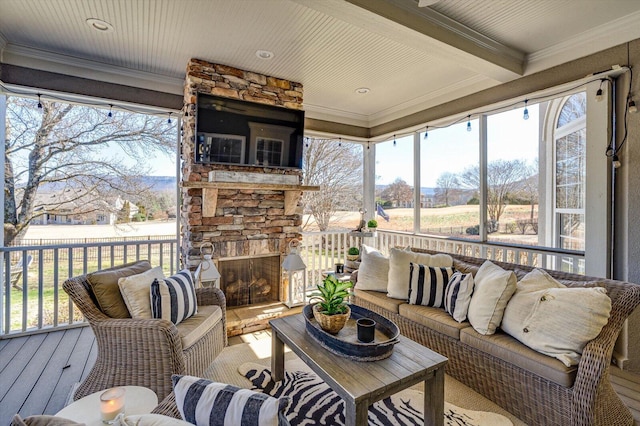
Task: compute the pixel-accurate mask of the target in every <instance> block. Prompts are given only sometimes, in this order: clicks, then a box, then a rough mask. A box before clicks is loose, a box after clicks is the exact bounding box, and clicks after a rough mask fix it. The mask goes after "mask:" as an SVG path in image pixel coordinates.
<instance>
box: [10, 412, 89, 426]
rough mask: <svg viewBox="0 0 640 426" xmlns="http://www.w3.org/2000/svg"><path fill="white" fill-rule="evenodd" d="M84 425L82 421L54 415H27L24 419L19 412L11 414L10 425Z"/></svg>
mask: <svg viewBox="0 0 640 426" xmlns="http://www.w3.org/2000/svg"><path fill="white" fill-rule="evenodd" d="M71 425H77V426H84V423H77V422H74V421H73V420H69V419H64V418H62V417H56V416H46V415H42V416H29V417H27V418H26V419H23V418H22V417H20V414H16V415H15V416H13V420H12V421H11V426H71Z"/></svg>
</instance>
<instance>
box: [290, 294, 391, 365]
mask: <svg viewBox="0 0 640 426" xmlns="http://www.w3.org/2000/svg"><path fill="white" fill-rule="evenodd" d="M312 307H313V305H307V306H305V307H304V308H303V309H302V314H303V316H304V319H305V324H306V329H307V333H309V335H310V336H311V337H313V338H314V339H315V340H316V341H317V342H318V343H320V345H322V347H324V348H325V349H327V350H328V351H329V352H331V353H334V354H336V355H339V356H343V357H346V358H349V359H353V360H356V361H378V360H381V359H385V358H388V357H389V356H391V352H392V351H393V346H394V345H395V344H396V343H398V336H399V335H400V330H399V329H398V326H397V325H396V324H395V323H394V322H393V321H391V320H389V319H387V318H385V317H383V316H382V315H379V314H377V313H375V312H373V311H370V310H369V309H365V308H362V307H360V306H357V305H349V307H350V308H351V317H350V318H349V320H347V324H346V325H345V326H344V328H343V329H342V330H340V331H339V332H338V333H337V334H330V333H327V332H326V331H324V330H323V329H322V328H320V325H319V324H318V322H317V321H316V320H315V318H314V317H313V310H312V309H313V308H312ZM360 318H370V319H372V320H374V321H375V322H376V331H375V336H374V339H373V342H371V343H362V342H360V341H359V340H358V337H357V328H356V321H357V320H358V319H360Z"/></svg>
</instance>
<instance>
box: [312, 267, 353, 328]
mask: <svg viewBox="0 0 640 426" xmlns="http://www.w3.org/2000/svg"><path fill="white" fill-rule="evenodd" d="M317 287H318V291H317V292H315V293H313V294H312V295H311V298H310V299H309V302H314V301H317V303H315V304H314V305H313V306H312V311H313V317H314V318H315V319H316V321H317V322H318V324H320V327H321V328H322V329H323V330H324V331H326V332H327V333H331V334H336V333H337V332H339V331H340V330H342V328H343V327H344V325H345V324H346V323H347V320H348V319H349V317H350V316H351V309H350V308H349V305H348V304H347V302H346V301H345V299H346V298H347V297H348V296H349V289H350V288H351V287H353V283H352V282H351V281H345V282H339V281H338V279H337V278H336V277H335V276H334V275H329V276H327V278H325V279H324V280H322V284H318V285H317Z"/></svg>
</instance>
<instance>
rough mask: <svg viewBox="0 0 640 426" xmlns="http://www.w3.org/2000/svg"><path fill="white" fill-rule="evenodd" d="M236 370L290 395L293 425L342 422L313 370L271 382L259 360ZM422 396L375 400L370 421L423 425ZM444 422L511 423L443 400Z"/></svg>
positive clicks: (460, 425)
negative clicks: (257, 362)
mask: <svg viewBox="0 0 640 426" xmlns="http://www.w3.org/2000/svg"><path fill="white" fill-rule="evenodd" d="M238 372H239V373H240V374H242V375H243V376H244V377H246V378H247V379H248V380H249V381H250V382H251V383H252V388H253V389H255V390H258V391H260V392H264V393H266V394H268V395H271V396H273V397H276V398H279V397H281V396H288V397H289V398H291V400H292V403H291V405H290V406H289V407H288V409H287V411H286V416H287V419H288V420H289V422H290V423H291V425H292V426H297V425H299V426H304V425H336V426H342V425H344V424H345V416H344V402H343V400H342V398H340V396H338V394H336V393H335V392H334V391H332V390H331V388H330V387H329V386H328V385H327V384H326V383H325V382H324V381H323V380H322V379H321V378H319V377H318V376H317V375H316V374H314V373H312V372H308V371H286V372H285V378H284V379H283V380H281V381H279V382H274V381H273V380H272V378H271V371H270V370H269V369H268V368H265V367H263V366H262V365H260V364H255V363H251V362H248V363H244V364H242V365H240V366H239V367H238ZM423 398H424V395H423V393H422V392H420V391H417V390H413V389H406V390H403V391H401V392H399V393H397V394H395V395H393V396H391V397H389V398H385V399H383V400H381V401H378V402H376V403H374V404H373V405H372V406H371V407H370V408H369V425H373V426H402V425H422V424H424V421H423V417H422V413H423V411H422V409H423V405H424V399H423ZM445 425H447V426H483V425H487V426H489V425H491V426H512V425H513V423H512V422H511V421H510V420H509V419H507V418H506V417H504V416H501V415H500V414H495V413H488V412H482V411H471V410H465V409H462V408H460V407H457V406H455V405H453V404H450V403H445Z"/></svg>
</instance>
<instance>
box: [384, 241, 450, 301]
mask: <svg viewBox="0 0 640 426" xmlns="http://www.w3.org/2000/svg"><path fill="white" fill-rule="evenodd" d="M411 262H413V263H419V264H421V265H426V266H435V267H442V268H447V267H451V266H452V265H453V258H452V257H451V256H449V255H448V254H444V253H438V254H433V255H431V254H426V253H415V252H412V251H407V250H401V249H397V248H392V249H391V250H389V285H388V292H387V296H389V297H392V298H394V299H402V300H405V301H406V300H408V298H409V263H411Z"/></svg>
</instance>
